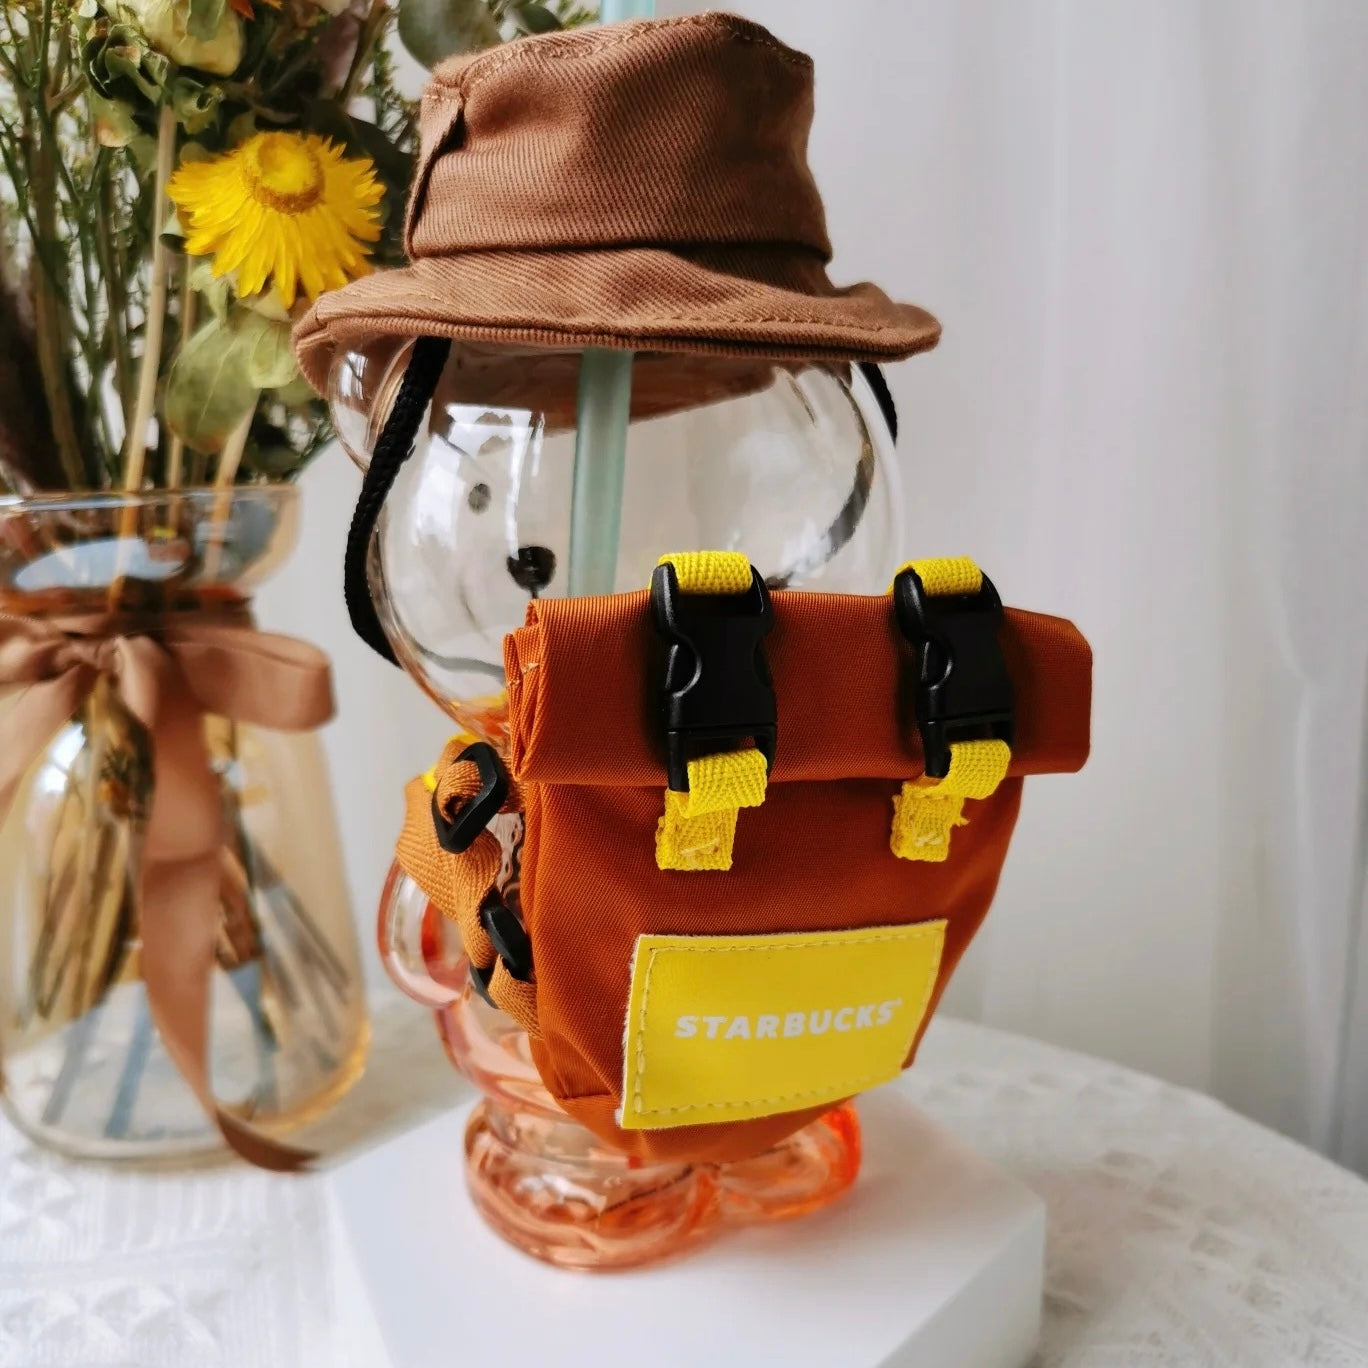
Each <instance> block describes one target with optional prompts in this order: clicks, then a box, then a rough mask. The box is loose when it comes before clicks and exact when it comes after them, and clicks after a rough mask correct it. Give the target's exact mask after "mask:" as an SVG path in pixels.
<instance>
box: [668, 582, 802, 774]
mask: <svg viewBox="0 0 1368 1368" xmlns="http://www.w3.org/2000/svg"><path fill="white" fill-rule="evenodd" d="M751 576H752V578H751V587H750V588H749V589H748V590H746V592H745V593H743V594H685V593H682V592H681V591H680V588H679V577H678V575H676V574H675V568H674V566H673V565H670V564H668V563H667V564H665V565H658V566H656V569H655V573H654V574H653V575H652V576H651V613H652V615H653V617H654V619H655V625H656V630H657V631H658V632H659V633H660V634H661V636H663V637H664V638H665V639H666V641H667V642H668V643H669V650H668V652H667V654H666V657H665V678H664V683H663V684H662V686H661V695H660V699H661V702H660V707H661V715H662V719H663V721H664V725H665V752H666V771H667V773H668V775H669V784H670V787H671V788H672V789H673V790H674V791H675V792H676V793H687V792H688V790H689V760H690V758H691V757H693V758H696V757H697V756H700V755H711V754H713V753H714V752H716V751H718V750H726V749H730V748H732V747H731V746H729V745H726V744H721V745H720V744H719V743H735V742H737V741H744V740H751V741H754V742H755V746H756V749H757V750H759V751H760V753H761V754H762V755H763V756H764V757H765V764H766V766H767V767H772V766H773V764H774V747H775V737H776V720H777V719H776V710H775V702H774V684H773V683H772V681H771V679H770V672H769V662H768V661H767V660H766V659H765V647H764V638H765V634H766V633H767V632H768V631H769V630H770V628H771V627H772V626H773V625H774V610H773V609H772V608H771V606H770V597H769V590H768V589H767V588H766V587H765V581H764V580H763V579H761V578H760V573H759V571H757V570H755V569H752V571H751Z"/></svg>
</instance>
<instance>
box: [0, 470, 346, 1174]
mask: <svg viewBox="0 0 1368 1368" xmlns="http://www.w3.org/2000/svg"><path fill="white" fill-rule="evenodd" d="M297 523H298V494H297V491H296V490H295V489H293V488H292V487H288V486H251V487H245V488H241V489H238V490H235V491H215V490H202V489H191V490H184V491H179V492H176V493H164V492H163V493H156V494H140V495H135V496H124V495H118V494H99V493H97V494H86V495H61V496H44V497H39V498H25V499H8V500H0V612H4V613H7V614H11V615H18V616H25V617H35V618H50V617H71V616H79V615H80V614H83V613H101V612H105V611H107V610H108V609H109V608H110V607H111V605H112V604H117V605H118V606H119V607H122V608H127V609H133V610H136V611H137V612H138V613H140V614H150V613H154V614H159V615H164V616H165V617H167V618H168V619H170V620H171V621H172V622H176V621H179V620H182V615H185V617H186V618H189V617H191V616H193V615H196V614H204V613H206V612H211V611H212V612H219V611H222V610H223V609H225V608H228V609H240V608H242V607H244V606H245V605H246V604H247V603H248V602H249V600H250V596H251V593H252V591H253V590H254V589H255V587H256V586H257V585H258V584H260V583H261V582H262V581H263V580H264V579H265V578H266V577H267V576H268V575H270V574H271V573H272V572H273V571H274V570H275V569H276V568H277V567H278V566H279V565H280V564H281V563H282V562H283V561H284V559H285V557H286V556H287V555H288V554H289V551H290V549H291V547H292V544H293V541H294V537H295V533H296V529H297ZM10 706H13V700H12V699H8V700H4V701H0V711H3V710H4V709H6V708H8V707H10ZM203 728H204V740H205V743H206V748H207V750H208V752H209V756H210V762H211V767H212V769H213V772H214V774H215V775H216V777H217V779H218V782H219V785H220V791H221V794H222V802H223V814H224V831H225V838H224V842H223V846H222V869H223V873H222V892H221V918H222V919H221V925H220V933H219V943H218V951H217V963H216V968H215V970H214V975H213V984H212V993H211V1009H210V1029H209V1054H210V1072H211V1081H212V1085H213V1090H214V1094H215V1096H216V1097H217V1098H219V1099H220V1100H221V1101H222V1102H223V1103H224V1104H225V1105H227V1106H229V1107H231V1108H232V1109H233V1110H234V1111H235V1112H236V1113H237V1114H239V1115H241V1116H242V1117H244V1118H246V1119H249V1120H250V1121H251V1123H252V1125H253V1126H254V1127H256V1128H258V1129H260V1130H261V1131H262V1132H264V1133H266V1134H268V1135H272V1136H280V1135H283V1134H285V1133H287V1132H289V1131H291V1130H293V1129H295V1128H297V1127H299V1126H301V1125H303V1124H305V1123H307V1122H309V1121H312V1120H313V1119H315V1118H316V1117H317V1116H319V1115H320V1114H321V1113H322V1112H323V1111H324V1110H326V1109H327V1108H328V1107H329V1106H331V1105H332V1103H333V1102H335V1101H336V1099H337V1098H338V1097H340V1096H341V1095H342V1094H343V1093H344V1092H345V1091H346V1090H347V1089H348V1088H349V1087H350V1086H351V1084H352V1083H353V1082H354V1081H355V1080H356V1079H357V1078H358V1077H359V1076H360V1073H361V1070H362V1068H363V1066H364V1061H365V1055H366V1047H367V1043H368V1025H367V1018H366V1010H365V999H364V995H363V987H362V978H361V973H360V967H359V962H358V954H357V945H356V938H355V930H354V925H353V921H352V915H351V908H350V905H349V902H348V897H347V892H346V888H345V883H344V880H343V874H342V863H341V858H340V851H339V848H338V839H337V830H336V823H335V820H334V817H333V812H332V805H331V794H330V789H329V785H328V777H327V771H326V766H325V762H324V757H323V751H322V746H321V743H320V741H319V738H318V736H317V734H316V733H313V732H294V733H286V732H277V731H271V730H267V729H265V728H261V727H256V726H249V725H245V724H241V723H236V722H233V721H231V720H229V719H226V718H223V717H216V716H205V717H204V719H203ZM150 740H151V739H150V738H149V737H148V736H147V734H146V732H145V731H144V729H143V728H142V726H141V724H140V723H139V722H138V721H137V719H136V718H134V717H133V716H132V715H131V713H130V712H129V711H128V710H127V708H126V707H125V706H124V704H123V703H122V701H121V700H120V698H119V696H118V694H117V692H116V691H115V689H114V688H113V687H112V685H111V684H110V683H109V681H108V680H105V679H101V680H99V681H97V683H96V685H95V687H94V690H93V692H92V693H91V694H90V696H89V698H88V699H87V700H86V701H85V702H84V703H83V704H82V705H81V706H80V708H79V709H78V710H77V712H76V713H75V714H74V715H73V716H72V717H71V718H70V719H69V720H68V721H67V722H66V723H65V724H64V725H62V726H61V727H60V728H59V730H58V731H57V732H56V734H55V735H53V736H52V737H51V739H50V740H48V741H47V742H46V743H45V744H44V746H43V748H42V751H41V754H40V755H39V757H38V759H37V761H36V762H35V763H34V764H32V765H31V766H30V767H29V769H28V771H27V773H26V775H25V777H24V779H23V780H22V781H21V783H20V785H19V787H18V789H17V791H16V792H15V794H14V796H13V800H12V802H11V804H10V807H9V810H8V813H7V814H6V816H5V819H4V821H3V823H2V824H0V928H2V931H3V934H0V1048H2V1049H3V1061H4V1103H5V1107H6V1110H7V1111H8V1113H9V1115H10V1117H11V1118H12V1119H13V1120H14V1122H15V1123H16V1124H17V1125H18V1126H19V1127H20V1128H21V1129H23V1130H24V1131H26V1132H27V1133H28V1134H29V1135H31V1136H32V1137H33V1138H34V1139H35V1140H38V1141H39V1142H41V1143H43V1144H46V1145H50V1146H52V1147H53V1148H56V1149H59V1150H62V1151H64V1152H66V1153H68V1154H72V1155H76V1156H80V1157H90V1158H100V1159H131V1160H166V1159H174V1158H179V1157H183V1156H186V1155H189V1154H193V1153H197V1152H200V1151H205V1150H210V1149H213V1148H216V1147H217V1146H219V1145H220V1144H221V1143H222V1141H221V1138H220V1134H219V1131H218V1129H217V1127H216V1126H215V1124H214V1122H213V1120H212V1118H210V1117H209V1116H208V1115H207V1114H206V1113H205V1111H204V1109H203V1108H202V1107H201V1105H200V1103H199V1102H198V1101H197V1099H196V1098H195V1096H194V1094H193V1093H192V1091H191V1090H190V1088H189V1086H188V1085H187V1084H186V1082H185V1080H184V1079H183V1078H182V1077H181V1075H180V1074H179V1073H178V1072H177V1070H176V1068H175V1066H174V1064H173V1063H172V1061H171V1058H170V1056H169V1055H168V1054H167V1052H166V1050H165V1048H164V1046H163V1044H162V1042H161V1040H160V1038H159V1036H158V1033H157V1031H156V1029H155V1027H154V1025H153V1022H152V1018H151V1013H150V1011H149V1006H148V1001H147V992H146V988H145V985H144V983H143V981H142V978H141V973H140V958H141V930H140V926H139V920H138V913H137V904H136V899H135V897H134V896H133V895H134V889H135V882H136V877H137V869H138V860H139V851H140V848H141V841H142V833H143V825H144V821H145V818H146V813H147V811H148V806H149V799H150V793H151V784H152V782H153V779H152V770H151V766H150V759H151V753H152V752H151V746H150V744H149V741H150Z"/></svg>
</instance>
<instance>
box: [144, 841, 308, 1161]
mask: <svg viewBox="0 0 1368 1368" xmlns="http://www.w3.org/2000/svg"><path fill="white" fill-rule="evenodd" d="M218 858H219V857H218V851H217V850H215V851H213V852H212V853H211V854H210V855H206V856H202V857H200V858H198V859H192V860H183V861H180V862H178V863H174V864H153V863H149V864H147V865H145V866H144V869H143V877H142V886H141V890H140V904H141V906H140V909H139V910H140V913H141V917H142V935H143V949H142V972H143V982H144V983H145V984H146V986H147V1003H148V1007H149V1008H150V1010H151V1013H152V1020H153V1021H154V1022H155V1023H156V1026H157V1030H158V1031H159V1032H160V1034H161V1038H162V1043H163V1044H164V1045H165V1047H166V1052H167V1054H168V1055H170V1056H171V1061H172V1063H173V1064H175V1066H176V1068H177V1069H178V1070H179V1071H180V1074H181V1077H182V1078H184V1079H185V1081H186V1083H188V1084H189V1086H190V1089H191V1091H192V1092H193V1093H194V1094H195V1096H196V1097H197V1098H198V1099H199V1101H200V1104H201V1106H203V1107H204V1109H205V1111H206V1112H207V1113H208V1114H209V1115H210V1116H212V1117H213V1118H214V1121H215V1122H216V1124H217V1125H218V1128H219V1131H220V1133H221V1134H222V1135H223V1138H224V1140H225V1141H226V1142H227V1144H228V1146H229V1147H230V1148H231V1149H233V1150H234V1151H235V1152H236V1153H238V1154H240V1155H241V1156H242V1157H243V1158H244V1159H246V1160H247V1161H248V1162H249V1163H253V1164H256V1165H257V1166H258V1167H260V1168H265V1169H273V1170H275V1171H276V1172H288V1171H292V1170H295V1169H299V1168H302V1167H303V1166H304V1165H305V1164H307V1163H308V1162H309V1161H310V1160H311V1159H312V1158H313V1157H314V1156H313V1154H311V1153H310V1152H309V1151H307V1150H301V1149H296V1148H295V1147H293V1146H291V1145H285V1144H282V1143H281V1142H280V1141H278V1140H273V1139H271V1138H270V1137H269V1136H266V1135H263V1134H261V1132H260V1131H256V1130H253V1129H252V1128H251V1126H249V1125H247V1123H246V1122H244V1121H243V1120H241V1119H240V1118H239V1117H237V1116H234V1115H233V1113H232V1112H230V1111H228V1110H227V1109H226V1108H225V1107H223V1106H222V1105H221V1104H220V1103H219V1101H218V1099H217V1098H216V1097H215V1096H214V1090H213V1085H212V1084H211V1082H210V1079H209V1001H210V992H211V989H212V984H213V974H214V965H215V962H216V953H217V943H218V922H219V867H218Z"/></svg>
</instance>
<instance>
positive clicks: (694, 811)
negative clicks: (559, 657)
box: [656, 551, 769, 870]
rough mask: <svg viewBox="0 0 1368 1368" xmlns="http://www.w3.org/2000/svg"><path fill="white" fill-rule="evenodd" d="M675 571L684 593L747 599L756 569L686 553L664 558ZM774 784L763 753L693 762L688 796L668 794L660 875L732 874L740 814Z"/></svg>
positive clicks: (727, 557) (728, 555) (735, 555)
mask: <svg viewBox="0 0 1368 1368" xmlns="http://www.w3.org/2000/svg"><path fill="white" fill-rule="evenodd" d="M660 564H661V565H672V566H673V567H674V572H675V578H676V579H677V580H678V582H679V588H680V592H681V593H685V594H744V593H745V592H746V591H747V590H748V589H749V588H750V587H751V563H750V561H749V560H748V559H747V558H746V557H745V556H743V555H742V554H741V553H740V552H739V551H686V552H682V553H680V554H678V555H673V556H662V557H661V558H660ZM768 779H769V774H768V769H767V767H766V764H765V757H764V756H763V755H762V754H761V753H760V752H759V751H758V750H739V751H723V752H722V753H720V754H717V755H704V756H700V757H699V758H698V759H696V760H690V761H689V791H688V792H687V793H675V792H673V791H672V790H670V789H667V790H666V791H665V812H664V814H663V815H662V816H661V819H660V822H659V824H658V825H657V827H656V865H657V867H659V868H660V869H684V870H693V869H721V870H725V869H730V868H731V866H732V844H733V841H734V840H735V837H736V814H737V812H738V811H740V809H741V808H743V807H759V806H760V804H761V803H763V802H764V801H765V787H766V784H767V782H768Z"/></svg>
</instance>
